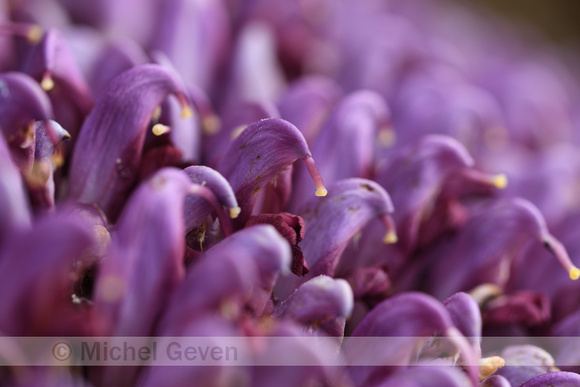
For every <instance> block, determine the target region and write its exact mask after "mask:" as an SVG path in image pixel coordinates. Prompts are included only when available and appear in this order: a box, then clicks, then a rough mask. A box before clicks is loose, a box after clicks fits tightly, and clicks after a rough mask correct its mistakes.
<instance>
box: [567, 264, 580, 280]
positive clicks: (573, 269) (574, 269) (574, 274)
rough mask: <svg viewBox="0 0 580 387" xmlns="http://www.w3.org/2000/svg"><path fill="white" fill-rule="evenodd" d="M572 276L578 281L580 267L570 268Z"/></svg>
mask: <svg viewBox="0 0 580 387" xmlns="http://www.w3.org/2000/svg"><path fill="white" fill-rule="evenodd" d="M569 274H570V278H571V279H573V280H574V281H576V280H577V279H578V278H580V269H578V268H577V267H574V268H572V269H570V272H569Z"/></svg>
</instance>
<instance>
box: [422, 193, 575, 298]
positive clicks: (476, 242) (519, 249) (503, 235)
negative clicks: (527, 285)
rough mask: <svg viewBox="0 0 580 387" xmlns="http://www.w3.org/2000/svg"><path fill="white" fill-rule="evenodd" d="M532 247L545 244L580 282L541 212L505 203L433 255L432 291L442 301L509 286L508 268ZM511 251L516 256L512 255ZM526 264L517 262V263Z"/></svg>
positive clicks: (515, 202) (476, 219)
mask: <svg viewBox="0 0 580 387" xmlns="http://www.w3.org/2000/svg"><path fill="white" fill-rule="evenodd" d="M490 238H493V243H490ZM532 242H536V243H538V242H541V243H544V244H545V245H546V247H547V248H548V249H549V250H551V251H552V252H553V254H554V255H555V257H556V258H557V259H558V261H559V262H560V264H561V265H562V266H563V267H564V268H565V269H566V271H568V273H569V274H570V276H571V277H572V278H574V279H575V278H577V276H576V275H577V274H578V273H580V271H579V270H578V269H577V268H576V267H575V266H574V265H573V264H572V263H571V261H570V258H569V257H568V254H567V253H566V250H565V249H564V247H563V246H562V244H561V243H560V242H559V241H558V240H556V239H555V238H554V237H553V236H552V235H551V234H550V233H549V232H548V230H547V228H546V224H545V222H544V219H543V218H542V215H541V214H540V213H539V211H538V210H537V208H536V207H534V206H533V205H532V204H531V203H530V202H528V201H526V200H524V199H511V200H508V199H505V200H499V201H497V202H495V203H494V204H493V205H491V206H487V207H483V208H481V209H480V210H479V213H478V214H477V215H474V216H473V217H472V218H471V219H470V220H469V222H468V223H467V224H466V225H465V226H464V227H463V228H462V229H461V230H460V231H459V232H458V234H457V235H456V236H455V237H454V238H453V239H452V240H451V241H446V242H444V243H442V245H441V246H440V247H439V248H438V249H433V250H432V252H431V253H428V255H429V257H428V260H429V262H431V267H430V269H429V279H428V280H427V284H428V289H430V291H431V292H432V294H435V295H437V296H438V297H447V296H449V295H450V294H453V293H454V292H457V291H467V290H470V289H472V288H473V287H475V286H477V285H479V284H482V283H493V284H496V285H499V286H504V285H505V283H506V281H507V280H508V278H507V277H506V275H505V274H503V275H502V271H503V270H504V269H503V268H504V267H505V265H509V264H511V261H512V259H514V258H513V257H514V256H516V257H520V258H519V259H521V254H522V253H523V251H524V248H526V247H527V246H528V245H529V243H532ZM506 251H510V252H511V253H510V254H509V255H506V253H505V252H506ZM466 257H467V259H466ZM522 263H523V262H521V261H519V260H516V264H519V265H521V264H522ZM450 273H461V275H455V276H454V275H450Z"/></svg>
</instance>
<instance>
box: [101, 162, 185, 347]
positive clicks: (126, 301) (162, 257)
mask: <svg viewBox="0 0 580 387" xmlns="http://www.w3.org/2000/svg"><path fill="white" fill-rule="evenodd" d="M190 186H191V184H190V182H189V180H188V179H187V176H186V175H185V174H183V173H182V172H181V171H179V170H177V169H169V168H168V169H164V170H161V171H159V172H158V173H156V174H155V175H154V176H153V177H152V178H151V179H150V180H149V181H147V182H145V183H143V184H142V185H141V186H140V187H139V188H138V189H137V191H135V193H134V194H133V195H132V196H131V198H130V200H129V201H128V203H127V206H126V207H125V209H124V211H123V213H122V214H121V217H120V218H119V221H118V223H117V227H116V232H115V234H113V236H112V244H111V247H110V250H109V252H108V254H107V257H106V259H105V260H104V262H103V264H102V265H101V267H100V270H99V277H98V281H97V284H96V288H95V308H96V309H98V310H99V311H100V313H102V314H103V316H105V318H106V319H107V321H108V323H109V324H110V333H111V334H113V335H119V336H124V335H125V336H128V335H135V336H146V335H148V334H150V333H151V332H152V329H153V324H154V323H155V320H156V318H157V317H158V315H159V313H160V311H161V310H162V309H163V308H164V306H165V304H166V302H167V300H168V299H169V296H170V295H171V293H172V290H173V289H174V288H175V287H176V286H177V285H178V284H179V283H180V282H181V280H182V279H183V278H184V276H185V267H184V264H183V254H184V250H183V249H184V243H183V236H184V234H185V232H184V224H183V201H184V198H185V196H186V194H187V193H188V192H189V189H190Z"/></svg>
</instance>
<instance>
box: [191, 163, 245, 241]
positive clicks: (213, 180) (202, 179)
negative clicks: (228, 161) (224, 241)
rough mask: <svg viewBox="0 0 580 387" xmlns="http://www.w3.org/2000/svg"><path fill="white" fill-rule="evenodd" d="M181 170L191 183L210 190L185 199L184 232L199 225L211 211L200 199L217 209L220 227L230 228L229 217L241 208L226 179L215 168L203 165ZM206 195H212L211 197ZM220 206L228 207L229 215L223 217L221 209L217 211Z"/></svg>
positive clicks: (237, 212) (235, 215) (232, 216)
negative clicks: (198, 195) (201, 194)
mask: <svg viewBox="0 0 580 387" xmlns="http://www.w3.org/2000/svg"><path fill="white" fill-rule="evenodd" d="M183 172H184V173H185V174H186V175H187V176H189V178H190V179H191V181H192V182H193V183H196V184H197V185H199V186H200V187H201V188H202V189H207V190H209V191H210V193H206V194H203V196H201V197H197V196H190V197H188V198H187V199H186V200H185V207H184V209H185V230H186V232H189V231H190V230H191V229H193V228H195V227H197V226H199V225H200V224H201V222H203V220H204V219H205V218H206V217H207V216H208V215H209V214H210V213H211V211H212V209H211V208H210V207H208V206H204V205H202V203H201V202H200V201H201V200H206V201H209V202H210V204H211V205H212V206H213V208H214V209H217V214H218V217H219V219H220V223H221V225H222V227H228V226H229V227H230V228H231V224H230V223H231V221H230V218H231V219H235V218H237V217H238V215H239V214H240V211H241V209H240V207H239V206H238V201H237V200H236V196H235V195H234V191H233V190H232V187H231V186H230V184H229V183H228V181H227V180H226V179H225V178H224V177H223V176H222V175H221V174H220V173H219V172H217V171H216V170H214V169H212V168H209V167H206V166H203V165H194V166H191V167H187V168H185V169H184V170H183ZM200 191H201V190H200ZM208 195H211V196H213V199H212V198H210V196H208ZM202 197H203V198H204V199H202ZM207 198H209V199H207ZM218 201H219V203H218ZM221 206H225V207H226V208H227V209H228V213H229V217H227V216H226V217H224V216H223V211H219V209H220V208H221Z"/></svg>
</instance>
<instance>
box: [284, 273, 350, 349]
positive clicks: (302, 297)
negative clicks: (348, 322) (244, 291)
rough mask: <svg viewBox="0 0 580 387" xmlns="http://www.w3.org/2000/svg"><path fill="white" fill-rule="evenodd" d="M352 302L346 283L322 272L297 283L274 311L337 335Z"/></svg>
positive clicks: (300, 322)
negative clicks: (301, 282)
mask: <svg viewBox="0 0 580 387" xmlns="http://www.w3.org/2000/svg"><path fill="white" fill-rule="evenodd" d="M353 303H354V299H353V294H352V289H351V288H350V286H349V285H348V282H346V281H345V280H343V279H332V278H330V277H327V276H325V275H321V276H318V277H314V278H313V279H311V280H310V281H308V282H305V283H303V284H302V285H300V287H299V288H298V289H297V290H296V292H294V293H293V294H292V295H291V296H290V297H288V299H287V300H286V301H284V302H283V303H282V304H280V305H279V306H278V308H277V309H276V313H275V314H276V316H277V317H280V318H287V319H291V320H294V321H295V322H297V323H298V324H300V325H301V326H303V327H310V328H313V329H322V331H326V332H327V334H329V336H335V337H336V334H337V333H338V334H339V335H342V334H343V333H344V322H345V319H347V318H348V317H350V314H351V313H352V308H353ZM329 328H330V329H329ZM332 328H335V329H332ZM327 329H329V330H327Z"/></svg>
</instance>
